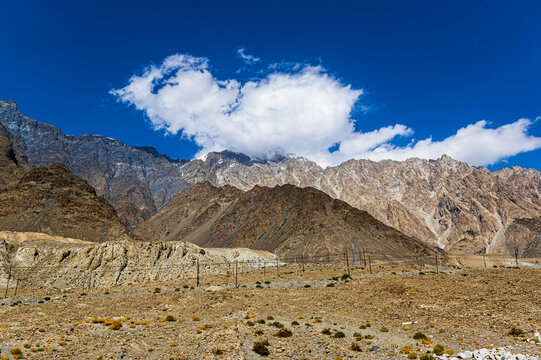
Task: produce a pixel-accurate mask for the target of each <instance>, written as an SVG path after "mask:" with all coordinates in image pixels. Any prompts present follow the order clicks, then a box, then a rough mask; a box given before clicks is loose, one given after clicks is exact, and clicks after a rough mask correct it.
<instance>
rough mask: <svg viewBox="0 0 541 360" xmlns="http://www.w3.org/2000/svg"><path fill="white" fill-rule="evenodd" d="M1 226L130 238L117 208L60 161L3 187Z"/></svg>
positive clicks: (92, 237) (93, 237)
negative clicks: (117, 213)
mask: <svg viewBox="0 0 541 360" xmlns="http://www.w3.org/2000/svg"><path fill="white" fill-rule="evenodd" d="M0 230H9V231H31V232H40V233H45V234H49V235H57V236H63V237H69V238H76V239H83V240H89V241H106V240H116V239H119V238H130V235H129V233H128V230H127V229H126V227H125V226H124V225H123V224H122V223H121V222H120V220H119V218H118V216H117V215H116V212H115V210H114V208H113V207H112V206H111V205H110V204H109V203H108V202H107V201H106V200H104V199H103V198H101V197H99V196H97V195H96V192H95V190H94V188H92V186H90V185H88V183H86V182H85V181H84V180H82V179H80V178H78V177H77V176H75V175H74V174H73V173H72V172H71V171H70V170H69V169H68V168H67V167H65V166H64V165H60V164H56V165H51V166H47V167H42V168H38V169H35V170H31V171H29V172H27V173H25V174H24V175H23V176H22V177H21V178H20V180H19V181H18V182H17V183H15V184H13V185H11V186H9V187H7V188H5V189H3V191H0Z"/></svg>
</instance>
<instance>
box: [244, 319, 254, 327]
mask: <svg viewBox="0 0 541 360" xmlns="http://www.w3.org/2000/svg"><path fill="white" fill-rule="evenodd" d="M246 325H248V326H254V325H255V324H254V322H253V321H250V320H248V321H246Z"/></svg>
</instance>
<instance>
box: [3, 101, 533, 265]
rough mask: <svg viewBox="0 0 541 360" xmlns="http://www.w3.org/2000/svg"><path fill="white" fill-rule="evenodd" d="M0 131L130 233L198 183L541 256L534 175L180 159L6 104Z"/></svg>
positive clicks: (435, 240) (356, 163)
mask: <svg viewBox="0 0 541 360" xmlns="http://www.w3.org/2000/svg"><path fill="white" fill-rule="evenodd" d="M0 125H2V126H3V127H4V129H5V132H7V135H8V136H7V137H6V138H9V140H10V142H11V143H12V144H15V145H13V146H15V147H16V148H18V149H20V151H21V153H22V154H24V157H25V158H26V159H27V161H28V163H29V164H30V165H32V166H34V167H41V166H49V165H52V164H55V163H61V164H64V165H65V166H67V167H68V168H69V169H70V170H71V171H73V173H74V174H75V175H77V176H79V177H81V178H82V179H84V180H86V181H87V182H88V183H89V184H90V185H91V186H92V187H94V188H95V189H96V193H97V195H99V196H102V197H103V198H105V199H106V200H107V201H109V202H110V203H111V204H112V205H113V207H114V208H115V209H116V211H117V213H118V215H119V217H120V219H121V221H122V222H123V223H124V224H126V225H127V227H128V228H129V229H131V230H136V229H137V227H138V226H139V227H140V228H142V227H144V224H145V222H146V221H149V219H151V217H152V216H154V215H155V214H157V213H158V216H159V215H160V214H159V211H160V210H161V209H164V210H166V211H167V209H166V204H168V203H169V202H170V201H171V200H172V199H174V197H175V196H177V195H178V194H181V196H182V193H183V190H185V189H188V188H191V187H193V186H194V185H196V184H199V183H204V182H209V183H210V184H212V185H213V186H216V187H224V186H226V185H229V186H231V187H233V188H236V189H239V190H242V191H249V190H251V189H253V188H255V187H256V186H259V187H271V188H272V187H275V186H281V185H285V184H291V185H295V186H297V187H301V188H309V187H310V188H314V189H317V190H321V191H322V192H324V193H326V194H327V195H329V196H330V197H331V198H334V199H339V200H342V201H344V202H345V203H347V204H348V205H349V206H351V207H353V208H356V209H360V210H364V211H366V212H367V213H368V214H370V215H372V216H373V217H375V218H376V219H377V220H379V221H380V222H381V223H383V224H385V225H387V226H391V227H394V228H396V229H397V230H399V231H400V232H402V233H404V234H405V235H407V236H408V237H410V238H416V239H419V240H421V241H422V242H423V243H424V244H427V245H429V246H433V247H439V248H441V249H444V250H446V251H448V252H452V253H512V252H514V251H515V249H516V250H517V251H518V252H519V254H520V255H521V256H539V255H541V237H540V234H539V231H537V230H536V227H535V226H530V225H531V223H535V221H537V220H536V219H537V218H539V216H540V215H541V197H540V196H541V173H540V172H539V171H537V170H533V169H524V168H521V167H513V168H503V169H501V170H498V171H489V170H488V169H486V168H484V167H472V166H470V165H468V164H466V163H462V162H459V161H456V160H454V159H452V158H450V157H448V156H443V157H441V158H440V159H438V160H422V159H409V160H406V161H403V162H396V161H390V160H384V161H379V162H374V161H370V160H364V159H360V160H355V159H352V160H349V161H347V162H344V163H342V164H339V165H337V166H333V167H327V168H322V167H320V166H318V165H317V164H316V163H314V162H312V161H310V160H307V159H305V158H302V157H294V156H289V157H281V158H279V159H275V160H274V161H259V160H256V159H251V158H250V157H248V156H246V155H243V154H238V153H233V152H229V151H224V152H221V153H209V154H207V155H206V156H205V157H204V158H202V159H194V160H191V161H188V160H176V159H172V158H170V157H168V156H166V155H163V154H160V153H159V152H158V151H156V150H155V149H154V148H149V147H134V146H127V145H125V144H124V143H122V142H121V141H118V140H113V139H109V138H107V137H104V136H96V135H81V136H70V135H65V134H64V133H62V131H61V130H60V129H58V128H56V127H53V126H51V125H47V124H43V123H39V122H37V121H35V120H32V119H29V118H27V117H25V116H22V115H21V114H20V112H19V110H18V108H17V105H16V103H14V102H10V101H1V102H0ZM0 139H1V137H0ZM0 160H1V159H0ZM237 201H240V200H237ZM150 221H152V220H150ZM183 231H185V230H183ZM136 232H137V231H136ZM238 239H240V238H236V240H234V241H233V240H232V243H234V242H235V241H239V240H238Z"/></svg>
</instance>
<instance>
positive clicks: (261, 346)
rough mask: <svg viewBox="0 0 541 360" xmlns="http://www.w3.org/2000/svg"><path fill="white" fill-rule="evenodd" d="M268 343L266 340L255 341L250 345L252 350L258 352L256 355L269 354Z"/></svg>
mask: <svg viewBox="0 0 541 360" xmlns="http://www.w3.org/2000/svg"><path fill="white" fill-rule="evenodd" d="M268 344H269V342H268V341H265V340H264V341H256V342H254V346H253V347H252V350H253V351H254V352H255V353H256V354H258V355H261V356H269V354H270V351H269V348H268V347H267V346H268Z"/></svg>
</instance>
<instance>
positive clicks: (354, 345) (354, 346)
mask: <svg viewBox="0 0 541 360" xmlns="http://www.w3.org/2000/svg"><path fill="white" fill-rule="evenodd" d="M351 350H353V351H363V349H362V348H361V345H359V344H358V343H356V342H352V343H351Z"/></svg>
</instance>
